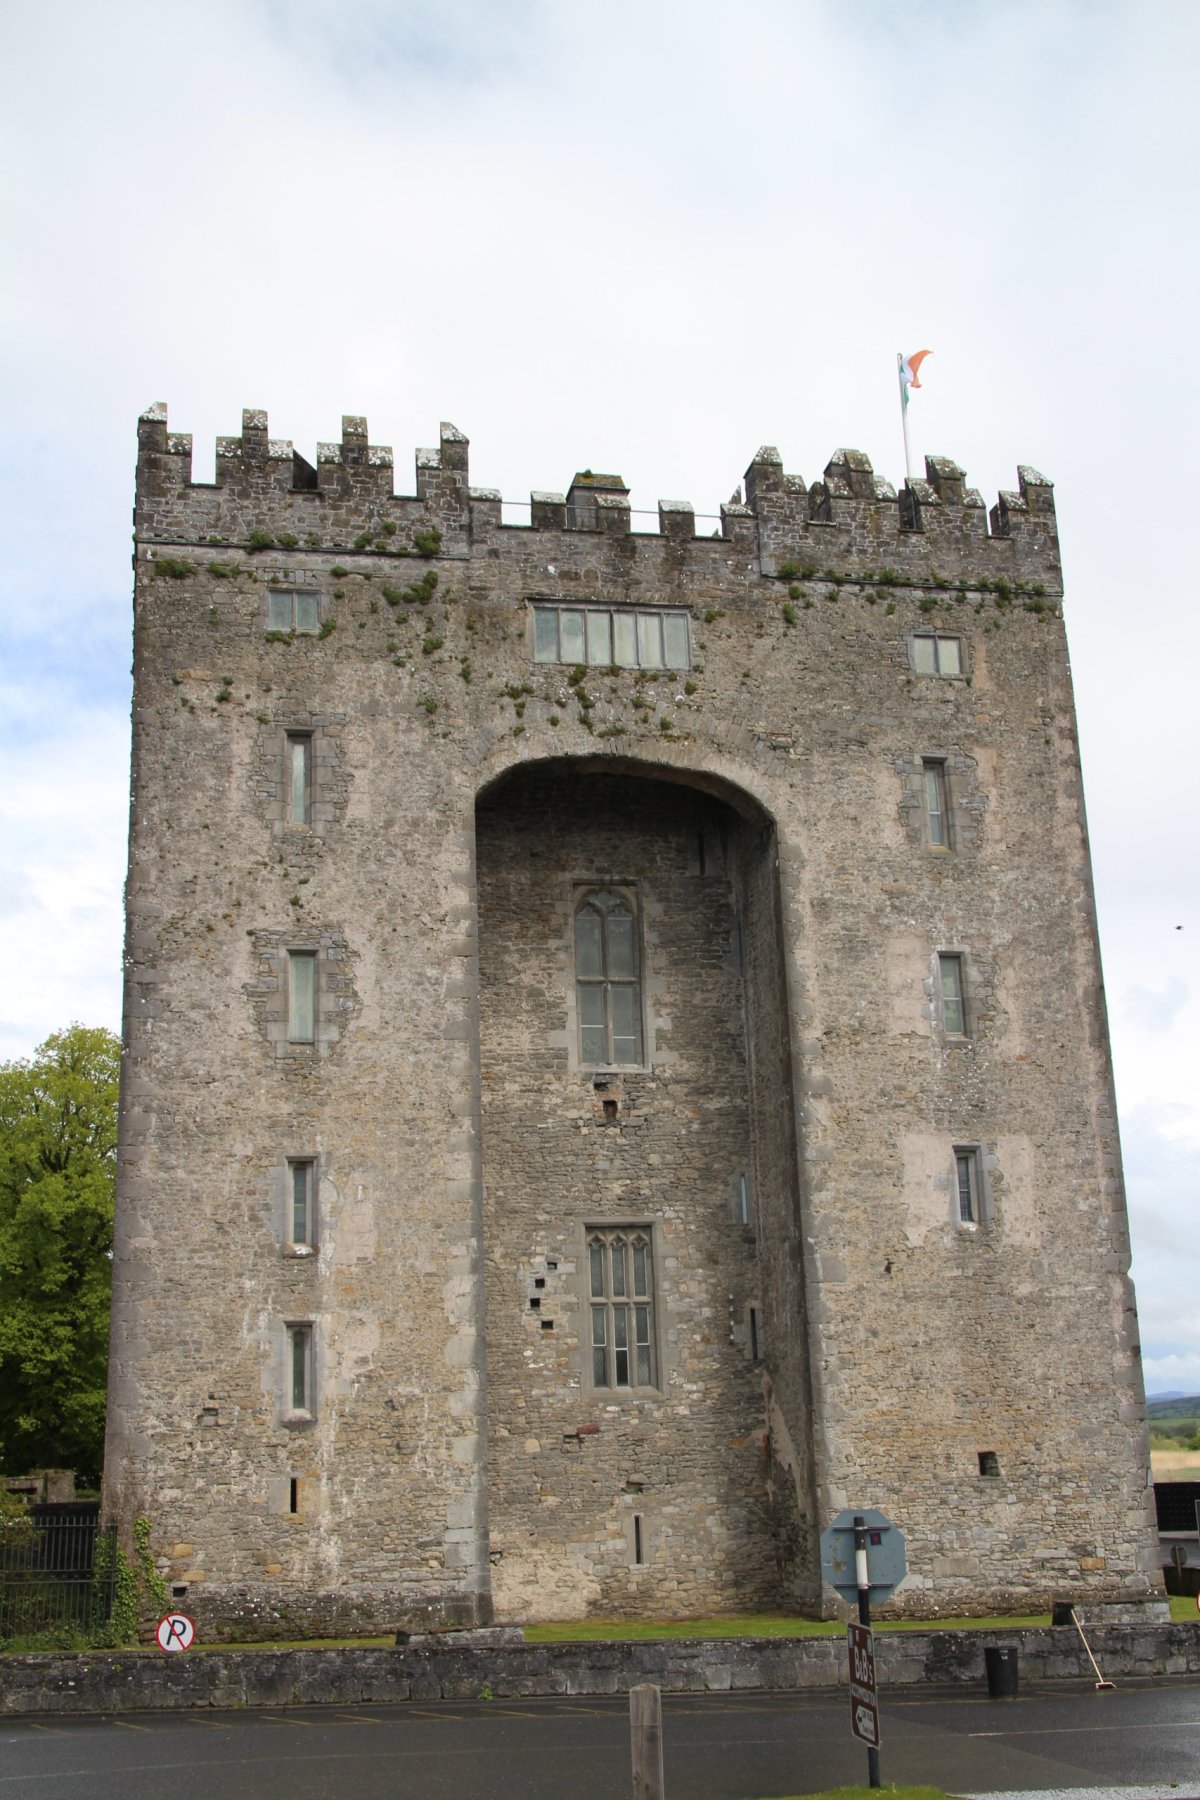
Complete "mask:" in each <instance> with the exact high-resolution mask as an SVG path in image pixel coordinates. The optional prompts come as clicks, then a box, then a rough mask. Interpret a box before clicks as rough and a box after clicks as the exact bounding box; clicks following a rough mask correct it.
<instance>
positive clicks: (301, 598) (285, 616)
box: [267, 588, 321, 631]
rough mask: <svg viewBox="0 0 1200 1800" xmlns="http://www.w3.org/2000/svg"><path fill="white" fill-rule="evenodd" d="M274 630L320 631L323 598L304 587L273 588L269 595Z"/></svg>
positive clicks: (269, 613)
mask: <svg viewBox="0 0 1200 1800" xmlns="http://www.w3.org/2000/svg"><path fill="white" fill-rule="evenodd" d="M267 617H268V620H269V623H270V626H271V630H272V631H319V630H320V628H321V598H320V595H319V594H314V593H311V592H306V591H305V589H303V588H272V589H271V591H270V593H269V594H268V596H267Z"/></svg>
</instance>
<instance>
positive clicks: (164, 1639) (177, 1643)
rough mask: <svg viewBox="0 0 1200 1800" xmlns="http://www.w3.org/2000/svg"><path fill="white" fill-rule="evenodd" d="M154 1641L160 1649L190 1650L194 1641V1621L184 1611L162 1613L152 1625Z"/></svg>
mask: <svg viewBox="0 0 1200 1800" xmlns="http://www.w3.org/2000/svg"><path fill="white" fill-rule="evenodd" d="M154 1641H155V1643H156V1644H157V1645H158V1647H159V1649H160V1650H190V1649H191V1647H192V1645H193V1644H194V1643H195V1641H196V1625H195V1621H194V1620H192V1619H189V1618H188V1616H187V1614H186V1613H181V1612H169V1613H164V1614H163V1616H162V1618H161V1619H160V1620H159V1621H158V1624H157V1625H156V1626H155V1627H154Z"/></svg>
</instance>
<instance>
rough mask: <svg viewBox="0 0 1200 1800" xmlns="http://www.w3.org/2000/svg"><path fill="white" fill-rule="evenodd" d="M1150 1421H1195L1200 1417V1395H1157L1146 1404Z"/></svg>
mask: <svg viewBox="0 0 1200 1800" xmlns="http://www.w3.org/2000/svg"><path fill="white" fill-rule="evenodd" d="M1146 1417H1147V1418H1149V1419H1164V1420H1165V1419H1194V1418H1197V1417H1200V1394H1156V1395H1155V1397H1154V1399H1153V1400H1147V1402H1146Z"/></svg>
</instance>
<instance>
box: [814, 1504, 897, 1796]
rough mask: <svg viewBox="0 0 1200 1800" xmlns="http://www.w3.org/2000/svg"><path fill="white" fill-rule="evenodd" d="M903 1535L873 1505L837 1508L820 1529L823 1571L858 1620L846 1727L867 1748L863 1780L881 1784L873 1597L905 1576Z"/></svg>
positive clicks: (850, 1631)
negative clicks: (855, 1604) (855, 1610)
mask: <svg viewBox="0 0 1200 1800" xmlns="http://www.w3.org/2000/svg"><path fill="white" fill-rule="evenodd" d="M906 1569H907V1564H906V1562H905V1559H904V1536H903V1533H902V1532H900V1531H898V1530H897V1529H896V1527H895V1526H894V1525H893V1524H892V1521H891V1520H890V1519H889V1518H886V1517H885V1516H884V1514H883V1513H881V1512H879V1511H878V1510H877V1509H876V1508H875V1507H871V1506H864V1507H863V1508H862V1509H861V1510H860V1511H858V1512H854V1511H852V1510H847V1511H846V1512H840V1513H839V1514H838V1516H837V1518H836V1519H835V1520H834V1521H833V1523H832V1525H827V1526H826V1527H825V1529H824V1531H823V1532H822V1533H821V1574H822V1575H823V1577H824V1578H825V1580H826V1581H827V1582H828V1583H829V1585H830V1587H832V1588H835V1589H836V1590H837V1592H838V1593H839V1594H840V1595H841V1597H842V1599H843V1600H847V1601H851V1602H853V1601H857V1602H858V1624H857V1625H847V1627H846V1643H847V1648H848V1650H849V1653H850V1729H851V1731H852V1732H853V1733H854V1736H855V1737H856V1738H861V1739H862V1741H863V1743H864V1744H865V1745H866V1746H867V1779H868V1781H869V1783H870V1785H871V1786H872V1787H873V1788H877V1787H878V1786H879V1691H878V1688H877V1686H876V1682H875V1640H874V1637H873V1635H872V1632H871V1597H872V1595H874V1597H875V1599H876V1601H877V1602H879V1603H880V1604H882V1602H883V1601H884V1600H886V1599H887V1598H888V1596H889V1595H890V1594H891V1593H892V1591H893V1589H894V1588H896V1587H898V1586H899V1584H900V1582H902V1581H903V1580H904V1576H905V1572H906Z"/></svg>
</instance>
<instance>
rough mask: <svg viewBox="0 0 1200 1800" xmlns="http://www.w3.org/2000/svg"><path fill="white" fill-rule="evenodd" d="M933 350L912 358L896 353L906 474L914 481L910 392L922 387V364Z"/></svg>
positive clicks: (921, 351)
mask: <svg viewBox="0 0 1200 1800" xmlns="http://www.w3.org/2000/svg"><path fill="white" fill-rule="evenodd" d="M932 355H933V351H932V350H914V351H913V353H912V355H911V356H905V355H904V354H903V352H901V351H897V353H896V367H897V369H898V371H899V374H900V423H901V424H902V426H903V427H904V472H905V474H906V475H907V477H908V479H909V481H910V482H911V481H912V451H911V450H910V449H909V445H908V391H909V389H910V388H919V387H920V385H921V364H922V363H923V362H924V361H925V358H926V357H927V356H932Z"/></svg>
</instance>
